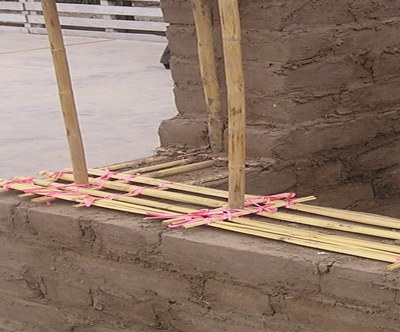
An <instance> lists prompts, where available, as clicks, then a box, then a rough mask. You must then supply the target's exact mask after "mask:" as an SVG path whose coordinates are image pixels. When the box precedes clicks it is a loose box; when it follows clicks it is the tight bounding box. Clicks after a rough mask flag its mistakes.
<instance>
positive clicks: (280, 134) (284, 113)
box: [160, 0, 400, 216]
mask: <svg viewBox="0 0 400 332" xmlns="http://www.w3.org/2000/svg"><path fill="white" fill-rule="evenodd" d="M210 1H211V4H212V6H213V21H214V32H215V39H216V55H217V58H218V66H219V78H220V83H221V85H222V89H223V98H224V99H225V98H226V93H225V82H224V72H223V56H222V47H221V37H220V24H219V20H218V8H217V1H216V0H210ZM162 7H163V11H164V16H165V19H166V21H167V22H169V23H170V26H169V28H168V39H169V44H170V48H171V51H172V55H173V56H172V76H173V79H174V82H175V89H174V93H175V99H176V105H177V108H178V111H179V115H178V116H177V117H176V118H174V119H170V120H167V121H165V122H164V123H163V124H162V125H161V127H160V136H161V141H162V144H163V145H173V144H175V145H187V146H200V145H206V144H207V125H206V118H207V111H206V105H205V101H204V95H203V91H202V86H201V79H200V73H199V65H198V59H197V46H196V44H197V40H196V33H195V27H194V22H193V17H192V13H191V3H190V1H189V0H163V1H162ZM240 12H241V24H242V45H243V53H244V68H245V79H246V82H245V86H246V98H247V154H248V157H249V158H251V157H254V158H256V157H257V158H263V161H264V162H265V168H264V171H263V172H262V173H261V174H259V173H258V174H253V175H250V176H249V179H248V185H249V188H248V191H249V192H255V193H257V192H260V193H265V192H266V191H267V192H271V193H272V192H277V191H282V190H289V189H290V190H296V191H297V192H298V193H300V194H309V193H314V194H317V195H318V197H319V198H320V200H319V203H321V204H325V205H327V204H328V205H332V203H333V202H334V203H335V206H336V207H340V208H354V209H361V210H371V211H374V212H378V213H382V214H388V215H394V216H399V215H400V207H399V206H400V204H399V203H400V166H399V165H400V134H399V132H400V40H399V38H398V36H399V35H400V2H398V1H392V0H380V1H379V0H365V1H350V0H339V1H336V0H335V1H333V0H318V1H316V0H285V1H278V0H270V1H265V0H263V1H258V0H242V1H240ZM225 108H226V107H225Z"/></svg>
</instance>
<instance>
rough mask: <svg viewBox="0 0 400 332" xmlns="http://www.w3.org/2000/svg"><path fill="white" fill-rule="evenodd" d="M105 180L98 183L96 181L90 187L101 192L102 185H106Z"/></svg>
mask: <svg viewBox="0 0 400 332" xmlns="http://www.w3.org/2000/svg"><path fill="white" fill-rule="evenodd" d="M106 182H107V180H100V181H96V182H95V183H93V184H92V185H91V188H92V189H97V190H101V189H103V187H104V185H105V184H106Z"/></svg>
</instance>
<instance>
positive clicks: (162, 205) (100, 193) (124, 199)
mask: <svg viewBox="0 0 400 332" xmlns="http://www.w3.org/2000/svg"><path fill="white" fill-rule="evenodd" d="M32 181H33V183H35V184H37V185H40V186H44V187H51V186H53V185H54V184H55V182H53V181H49V180H39V179H33V180H32ZM73 188H74V190H75V191H76V192H80V193H83V194H88V195H91V196H94V197H101V198H107V197H110V196H113V200H115V201H121V202H125V203H132V204H135V205H140V206H142V207H143V209H146V208H147V207H150V208H157V209H160V210H161V209H162V210H166V211H173V212H175V213H190V212H192V211H194V210H193V209H189V208H185V207H181V206H178V205H172V204H168V203H164V202H158V201H151V200H148V199H144V198H137V197H131V196H126V195H122V194H113V193H111V192H106V191H103V190H96V189H91V188H82V187H73ZM59 189H60V190H69V189H70V187H59ZM40 198H41V199H42V200H38V199H34V200H32V201H33V202H37V203H39V202H46V200H45V199H51V198H49V197H40Z"/></svg>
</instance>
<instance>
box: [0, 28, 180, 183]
mask: <svg viewBox="0 0 400 332" xmlns="http://www.w3.org/2000/svg"><path fill="white" fill-rule="evenodd" d="M65 43H66V45H67V52H68V57H69V62H70V69H71V75H72V79H73V84H74V92H75V97H76V104H77V108H78V113H79V119H80V123H81V130H82V133H83V139H84V143H85V148H86V157H87V162H88V165H89V167H96V166H104V165H109V164H112V163H117V162H122V161H126V160H132V159H136V158H140V157H145V156H149V155H151V154H152V152H153V150H154V149H155V148H156V147H157V146H158V145H159V140H158V135H157V129H158V126H159V124H160V122H161V121H162V120H163V119H167V118H170V117H173V116H174V115H175V114H176V109H175V105H174V101H173V93H172V87H173V86H172V85H173V83H172V80H171V77H170V71H169V70H166V69H164V67H163V66H162V65H161V64H160V63H159V59H160V56H161V54H162V52H163V50H164V47H165V43H157V42H143V41H140V42H139V41H123V40H105V39H95V38H82V37H66V38H65ZM0 68H1V75H0V101H1V103H0V155H1V162H0V178H9V177H11V176H14V175H35V174H36V172H37V171H40V170H43V169H53V170H61V169H62V168H64V167H68V166H69V165H70V161H69V152H68V146H67V141H66V138H65V130H64V125H63V120H62V115H61V111H60V106H59V101H58V92H57V86H56V82H55V76H54V71H53V64H52V60H51V54H50V50H49V48H48V41H47V36H42V35H31V34H25V33H13V32H3V31H0Z"/></svg>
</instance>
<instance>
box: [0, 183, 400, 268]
mask: <svg viewBox="0 0 400 332" xmlns="http://www.w3.org/2000/svg"><path fill="white" fill-rule="evenodd" d="M33 181H44V182H43V183H46V184H48V183H49V182H50V181H45V180H33ZM4 183H6V182H5V181H0V185H3V184H4ZM38 183H40V182H38ZM9 187H10V188H12V189H15V190H20V191H24V190H29V189H36V190H37V189H39V191H37V192H36V193H37V194H39V195H45V193H46V191H45V192H42V191H40V190H46V189H47V192H48V191H49V190H52V191H53V190H55V189H54V188H50V189H49V188H48V187H43V186H38V185H32V184H27V183H14V184H11V185H9ZM81 189H83V188H81ZM92 193H93V192H92ZM57 198H60V199H63V200H68V201H75V202H80V203H81V202H83V201H84V200H85V199H87V194H85V195H83V194H82V195H80V194H75V193H73V194H72V195H71V193H66V194H63V193H62V191H61V190H58V192H57ZM91 205H94V206H99V207H103V208H107V209H113V210H118V211H124V212H131V213H136V214H141V215H147V214H148V212H155V213H161V214H164V213H168V211H165V210H162V209H154V208H150V207H148V206H145V207H144V206H141V205H135V204H131V203H126V202H120V201H116V200H114V199H109V198H106V197H105V198H101V199H97V200H96V199H94V200H93V201H92V202H91ZM210 226H211V227H216V228H222V229H225V230H230V231H234V232H239V233H244V234H249V235H255V236H259V237H264V238H268V239H274V240H279V241H284V242H288V243H293V244H297V245H302V246H306V247H310V248H317V249H322V250H329V251H333V252H338V253H344V254H348V255H353V256H358V257H364V258H370V259H374V260H380V261H384V262H389V263H392V264H391V265H390V266H389V267H388V270H394V269H396V268H398V264H397V263H393V262H396V261H397V258H398V255H399V247H397V246H393V245H389V244H383V243H379V242H373V241H365V240H360V239H354V238H346V237H343V236H337V235H331V234H324V233H320V232H314V231H309V230H301V229H296V228H293V227H288V226H280V225H274V224H269V223H265V222H259V221H254V220H250V219H246V218H234V219H233V222H221V221H217V222H214V223H211V224H210Z"/></svg>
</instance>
